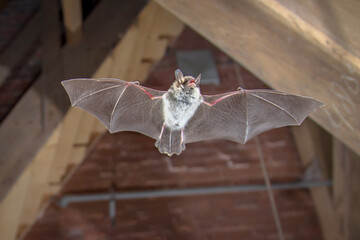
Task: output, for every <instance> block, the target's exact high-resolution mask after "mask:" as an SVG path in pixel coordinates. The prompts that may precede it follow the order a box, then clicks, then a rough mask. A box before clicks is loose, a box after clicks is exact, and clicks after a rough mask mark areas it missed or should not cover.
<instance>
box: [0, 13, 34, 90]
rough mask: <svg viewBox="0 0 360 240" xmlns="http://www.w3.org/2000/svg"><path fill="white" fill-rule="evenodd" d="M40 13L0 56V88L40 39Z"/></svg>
mask: <svg viewBox="0 0 360 240" xmlns="http://www.w3.org/2000/svg"><path fill="white" fill-rule="evenodd" d="M40 21H41V16H40V13H35V14H34V16H32V17H31V19H30V21H29V22H28V23H27V24H26V25H25V26H24V27H23V29H22V30H21V31H20V33H19V34H17V36H16V37H15V39H14V40H13V41H12V42H11V43H10V45H9V46H8V47H7V48H6V49H5V50H4V52H3V53H2V54H1V56H0V86H1V84H2V83H3V82H4V81H5V80H6V78H7V77H8V76H9V75H10V73H11V72H12V71H14V69H15V68H16V67H18V66H19V64H20V63H21V62H22V61H23V59H24V57H25V56H26V55H27V54H28V53H29V51H30V50H31V47H32V46H34V44H35V43H36V41H37V40H38V39H39V38H40V26H41V22H40Z"/></svg>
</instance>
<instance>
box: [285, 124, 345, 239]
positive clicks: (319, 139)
mask: <svg viewBox="0 0 360 240" xmlns="http://www.w3.org/2000/svg"><path fill="white" fill-rule="evenodd" d="M292 132H293V135H294V138H295V143H296V146H297V149H298V151H299V154H300V159H301V161H302V163H303V165H304V166H305V167H310V166H311V165H312V164H314V162H315V161H316V162H317V163H319V164H320V169H319V171H320V180H321V179H327V178H328V176H329V174H328V171H329V169H328V166H327V162H328V159H329V158H330V157H331V155H330V156H329V152H330V154H331V151H329V149H331V146H329V140H330V141H331V138H330V137H329V136H328V134H327V133H326V132H324V130H322V129H321V128H320V127H319V126H317V125H316V124H315V123H314V122H312V121H311V120H309V119H307V120H305V121H304V122H303V124H302V125H301V126H300V127H293V128H292ZM330 143H331V142H330ZM316 162H315V163H316ZM317 180H319V179H317ZM310 193H311V196H312V199H313V201H314V204H315V210H316V213H317V216H318V218H319V223H320V226H321V229H322V233H323V236H324V239H325V240H340V239H342V238H341V229H340V228H339V219H338V218H337V215H336V213H335V210H334V206H333V201H332V196H331V194H330V191H329V188H328V187H316V188H310Z"/></svg>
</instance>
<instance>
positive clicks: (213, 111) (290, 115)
mask: <svg viewBox="0 0 360 240" xmlns="http://www.w3.org/2000/svg"><path fill="white" fill-rule="evenodd" d="M200 79H201V74H199V76H198V77H196V78H194V77H192V76H184V75H183V73H182V72H181V71H180V70H179V69H177V70H176V71H175V81H174V82H173V83H172V85H171V87H170V88H169V90H168V91H158V90H155V89H151V88H147V87H144V86H141V85H139V83H138V82H126V81H123V80H119V79H112V78H99V79H91V78H90V79H87V78H85V79H70V80H65V81H62V85H63V86H64V88H65V90H66V92H67V94H68V95H69V98H70V101H71V105H72V106H74V107H78V108H81V109H84V110H86V111H88V112H90V113H91V114H93V115H94V116H95V117H97V118H98V119H99V120H100V121H101V122H102V123H103V124H104V125H105V127H106V128H107V129H108V131H109V132H110V133H115V132H121V131H134V132H139V133H142V134H144V135H146V136H148V137H151V138H153V139H155V140H156V142H155V146H156V147H157V148H158V149H159V151H160V152H161V153H164V154H167V155H169V156H171V155H173V154H177V155H179V154H180V153H181V152H182V151H184V150H185V144H186V143H191V142H198V141H203V140H209V139H226V140H230V141H234V142H238V143H242V144H244V143H246V142H247V141H249V140H250V139H251V138H253V137H254V136H256V135H258V134H260V133H262V132H264V131H267V130H270V129H273V128H279V127H283V126H289V125H300V124H301V123H302V122H303V120H304V119H305V118H306V117H307V116H308V115H309V114H310V113H311V112H313V111H314V110H315V109H317V108H319V107H320V106H322V105H323V104H322V103H321V102H319V101H317V100H315V99H312V98H309V97H303V96H298V95H292V94H287V93H283V92H279V91H274V90H246V89H242V88H238V89H237V90H236V91H233V92H228V93H222V94H217V95H201V93H200V88H199V85H200Z"/></svg>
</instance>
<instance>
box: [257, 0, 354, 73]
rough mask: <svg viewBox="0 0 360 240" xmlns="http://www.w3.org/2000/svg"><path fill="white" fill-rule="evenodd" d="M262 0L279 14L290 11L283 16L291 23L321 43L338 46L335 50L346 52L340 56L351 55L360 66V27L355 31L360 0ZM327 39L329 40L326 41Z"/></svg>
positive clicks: (338, 52) (350, 59)
mask: <svg viewBox="0 0 360 240" xmlns="http://www.w3.org/2000/svg"><path fill="white" fill-rule="evenodd" d="M262 1H263V3H264V4H267V5H268V6H269V8H271V9H273V10H275V11H276V12H277V14H279V15H283V14H288V16H284V17H288V18H291V19H292V20H293V21H292V22H291V21H289V22H288V24H291V25H292V27H293V28H296V27H297V28H301V31H307V32H308V35H307V37H311V38H313V39H314V41H317V42H318V44H319V46H320V45H322V46H324V47H325V48H327V49H329V48H336V50H335V49H334V50H335V51H332V52H331V53H332V54H340V55H343V56H339V57H342V58H344V59H349V60H348V61H349V62H353V61H354V63H355V64H357V67H358V68H359V66H360V65H359V64H360V62H359V57H360V31H356V30H355V31H354V27H357V26H358V23H359V16H358V11H359V9H360V2H359V1H357V0H346V1H342V3H341V4H340V3H339V2H338V1H337V0H318V1H312V0H304V1H301V4H299V3H298V2H296V1H287V0H274V1H264V0H262ZM284 10H285V11H284ZM295 24H297V26H295ZM313 28H314V29H315V30H313ZM309 30H310V31H309ZM326 40H328V41H329V40H330V42H327V43H326ZM329 45H330V46H329Z"/></svg>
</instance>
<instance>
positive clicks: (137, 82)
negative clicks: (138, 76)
mask: <svg viewBox="0 0 360 240" xmlns="http://www.w3.org/2000/svg"><path fill="white" fill-rule="evenodd" d="M130 83H131V84H136V85H140V83H139V81H133V82H130Z"/></svg>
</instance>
